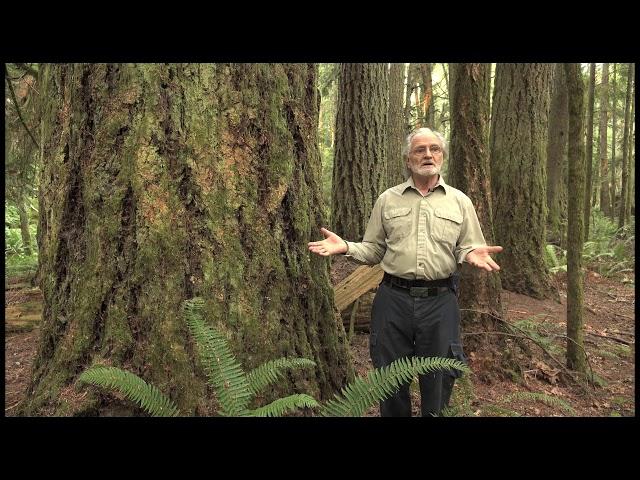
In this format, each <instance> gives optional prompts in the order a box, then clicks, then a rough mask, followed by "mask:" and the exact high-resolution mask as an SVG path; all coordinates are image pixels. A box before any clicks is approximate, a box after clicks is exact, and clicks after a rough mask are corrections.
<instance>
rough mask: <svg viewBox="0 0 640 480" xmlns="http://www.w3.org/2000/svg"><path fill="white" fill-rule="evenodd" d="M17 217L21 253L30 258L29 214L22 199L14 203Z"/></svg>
mask: <svg viewBox="0 0 640 480" xmlns="http://www.w3.org/2000/svg"><path fill="white" fill-rule="evenodd" d="M16 208H17V210H18V216H19V217H20V236H21V237H22V251H23V252H24V254H25V255H26V256H28V257H29V256H31V254H32V251H31V232H29V214H28V213H27V205H26V201H25V199H24V197H23V198H20V199H18V202H17V203H16Z"/></svg>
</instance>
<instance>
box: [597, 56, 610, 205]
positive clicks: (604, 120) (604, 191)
mask: <svg viewBox="0 0 640 480" xmlns="http://www.w3.org/2000/svg"><path fill="white" fill-rule="evenodd" d="M600 87H601V90H600V143H599V147H598V151H599V152H600V155H599V157H600V210H601V211H602V213H603V214H604V215H607V216H608V215H609V206H610V205H611V200H610V199H609V175H608V166H609V163H608V161H609V160H608V157H607V154H608V151H607V129H608V127H609V120H608V113H609V64H608V63H605V64H603V66H602V83H601V85H600Z"/></svg>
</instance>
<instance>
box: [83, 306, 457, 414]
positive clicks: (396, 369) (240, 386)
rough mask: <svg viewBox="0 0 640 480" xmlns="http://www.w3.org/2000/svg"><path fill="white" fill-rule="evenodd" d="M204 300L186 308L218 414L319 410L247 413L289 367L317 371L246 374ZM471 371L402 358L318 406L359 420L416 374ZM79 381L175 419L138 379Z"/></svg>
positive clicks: (278, 404)
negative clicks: (207, 318)
mask: <svg viewBox="0 0 640 480" xmlns="http://www.w3.org/2000/svg"><path fill="white" fill-rule="evenodd" d="M203 307H204V301H203V300H202V299H201V298H193V299H191V300H187V301H185V302H184V304H183V311H184V317H185V321H186V323H187V326H188V327H189V331H190V333H191V335H192V336H193V337H194V339H195V342H196V345H197V348H198V353H199V356H200V359H201V360H202V362H203V363H204V369H205V373H206V375H207V379H208V383H209V384H210V385H211V386H212V387H213V388H214V390H215V392H216V395H217V397H218V400H219V402H220V405H221V409H220V411H219V413H220V414H221V415H228V416H261V417H268V416H280V415H283V414H284V413H286V412H288V411H291V410H294V409H297V408H315V407H319V406H320V405H319V404H318V402H316V400H315V399H314V398H312V397H310V396H308V395H305V394H295V395H290V396H288V397H285V398H279V399H277V400H275V401H273V402H271V403H270V404H268V405H265V406H263V407H259V408H255V409H249V408H248V404H249V401H250V400H251V399H252V398H253V397H254V395H255V394H256V393H257V392H258V391H259V390H261V389H262V388H264V387H266V386H268V385H270V384H272V383H274V382H276V381H277V380H279V379H280V378H282V376H283V373H282V371H283V370H284V369H287V368H302V367H309V366H315V362H313V361H311V360H308V359H305V358H280V359H278V360H273V361H270V362H267V363H266V364H264V365H262V366H260V367H257V368H256V369H254V370H252V371H251V372H250V373H249V374H245V372H244V371H243V370H242V367H241V365H240V364H239V363H238V362H237V361H236V359H235V357H234V356H233V354H232V352H231V350H230V348H229V346H228V343H227V339H226V338H225V337H224V335H222V334H221V333H220V332H218V331H217V330H215V329H214V328H212V327H210V326H207V325H206V324H205V322H204V320H203V319H202V309H203ZM450 369H457V370H461V371H465V372H466V371H469V368H468V367H467V366H466V365H465V364H464V363H462V362H460V361H458V360H455V359H452V358H435V357H431V358H424V357H414V358H411V359H408V358H402V359H400V360H396V361H395V362H393V363H392V364H390V365H388V366H386V367H383V368H381V369H376V370H373V371H371V372H369V374H368V375H367V376H366V377H365V378H362V377H361V378H357V379H356V380H355V381H353V382H351V383H350V384H349V385H347V386H346V387H345V388H344V389H343V390H342V395H338V394H336V395H334V399H333V400H331V401H329V402H328V403H326V404H325V405H323V406H320V407H321V409H320V415H322V416H361V415H362V414H363V413H364V412H365V411H366V410H367V409H369V408H371V407H372V406H373V405H374V404H375V403H377V402H379V401H381V400H384V399H386V398H388V397H389V396H391V395H392V394H393V393H395V392H396V391H397V390H398V389H399V387H400V386H401V385H403V384H405V383H407V382H410V381H411V380H412V379H413V377H414V376H415V375H424V374H426V373H430V372H434V371H438V370H450ZM80 380H81V381H83V382H87V383H92V384H94V385H98V386H102V387H106V388H111V389H117V390H119V391H121V392H122V393H124V394H125V395H126V396H127V397H128V398H129V399H131V400H134V401H136V402H138V403H139V404H140V405H141V406H142V407H143V408H144V409H145V410H147V411H148V412H149V413H150V414H151V415H153V416H175V415H178V409H177V408H176V407H175V405H174V404H173V403H172V402H171V400H169V399H168V398H167V397H165V396H164V395H163V394H162V393H161V392H160V391H159V390H158V389H157V388H156V387H154V386H150V385H148V384H147V383H145V382H144V380H142V379H141V378H139V377H137V376H136V375H134V374H132V373H129V372H125V371H123V370H120V369H118V368H115V367H104V366H95V367H92V368H90V369H89V370H87V371H85V372H84V373H83V374H82V375H81V376H80Z"/></svg>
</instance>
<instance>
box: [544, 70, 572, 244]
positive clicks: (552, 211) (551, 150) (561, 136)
mask: <svg viewBox="0 0 640 480" xmlns="http://www.w3.org/2000/svg"><path fill="white" fill-rule="evenodd" d="M568 113H569V112H568V106H567V83H566V80H565V74H564V64H562V63H556V64H555V66H554V80H553V89H552V94H551V110H550V114H549V142H548V144H547V212H548V214H547V228H548V230H547V239H548V240H549V241H551V242H553V243H555V244H556V245H561V246H564V239H563V237H564V228H563V226H562V223H561V216H562V217H564V218H565V219H566V197H567V196H566V183H565V178H564V177H565V175H563V171H564V170H566V168H565V164H566V162H567V160H566V155H567V133H568V128H569V118H568ZM562 212H565V213H564V215H563V214H562Z"/></svg>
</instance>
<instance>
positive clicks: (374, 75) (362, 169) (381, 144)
mask: <svg viewBox="0 0 640 480" xmlns="http://www.w3.org/2000/svg"><path fill="white" fill-rule="evenodd" d="M388 109H389V70H388V68H387V64H386V63H343V64H342V65H341V68H340V81H339V89H338V112H337V113H336V148H335V155H334V160H333V184H332V195H331V224H332V228H333V230H334V231H335V232H336V233H337V234H338V235H340V236H341V237H343V238H345V239H348V240H353V241H361V240H362V237H363V236H364V231H365V229H366V227H367V222H368V221H369V215H370V214H371V210H372V209H373V204H374V203H375V201H376V200H377V198H378V196H379V195H380V194H381V193H382V191H383V190H384V187H385V185H386V183H387V181H386V178H385V177H386V174H387V151H388V147H387V143H388V137H387V135H388V128H387V125H388V121H387V120H388V117H387V116H388Z"/></svg>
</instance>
